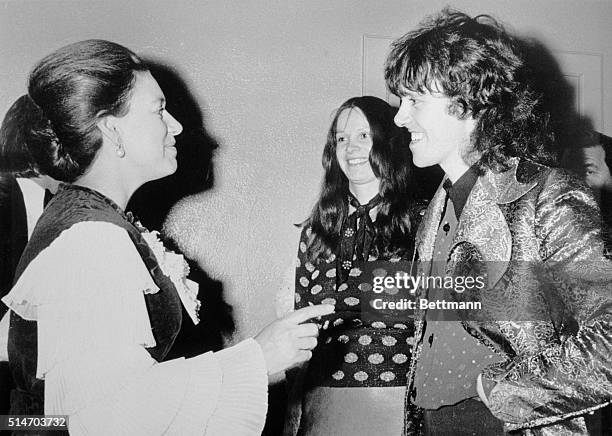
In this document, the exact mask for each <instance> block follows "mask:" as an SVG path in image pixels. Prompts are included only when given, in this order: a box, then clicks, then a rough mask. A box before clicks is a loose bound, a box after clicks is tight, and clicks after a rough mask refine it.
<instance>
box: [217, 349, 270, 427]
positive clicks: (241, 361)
mask: <svg viewBox="0 0 612 436" xmlns="http://www.w3.org/2000/svg"><path fill="white" fill-rule="evenodd" d="M215 356H216V358H217V360H218V361H219V366H220V367H221V369H222V371H223V381H222V384H221V395H220V397H219V401H218V403H217V409H216V411H215V412H214V414H213V416H212V417H211V419H210V421H209V423H208V426H207V428H206V434H210V435H224V434H228V435H229V434H231V435H259V434H261V432H262V431H263V428H264V424H265V422H266V412H267V410H268V376H267V368H266V363H265V360H264V357H263V353H262V351H261V348H260V346H259V344H258V343H257V342H256V341H255V340H253V339H246V340H244V341H242V342H240V343H238V344H237V345H235V346H233V347H230V348H227V349H225V350H222V351H219V352H217V353H215Z"/></svg>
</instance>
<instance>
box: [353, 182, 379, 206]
mask: <svg viewBox="0 0 612 436" xmlns="http://www.w3.org/2000/svg"><path fill="white" fill-rule="evenodd" d="M349 191H351V194H353V196H354V197H355V198H356V199H357V201H359V204H368V203H369V202H370V200H371V199H373V198H374V197H376V195H377V194H378V191H379V186H378V184H372V183H370V184H364V185H349Z"/></svg>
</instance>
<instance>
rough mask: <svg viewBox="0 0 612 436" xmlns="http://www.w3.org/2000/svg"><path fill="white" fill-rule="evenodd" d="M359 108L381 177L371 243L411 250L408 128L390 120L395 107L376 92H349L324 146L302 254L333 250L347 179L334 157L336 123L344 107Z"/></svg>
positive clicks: (388, 250)
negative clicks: (318, 188) (318, 187)
mask: <svg viewBox="0 0 612 436" xmlns="http://www.w3.org/2000/svg"><path fill="white" fill-rule="evenodd" d="M350 109H359V110H360V111H361V112H362V113H363V115H364V116H365V118H366V120H367V121H368V124H369V126H370V132H371V136H372V149H371V150H370V156H369V159H370V165H371V166H372V171H373V172H374V175H375V176H376V177H377V178H378V179H379V180H380V192H379V195H380V196H381V197H382V202H381V205H380V207H379V209H378V213H377V216H376V221H375V222H374V227H375V232H376V236H375V239H374V244H373V246H374V247H375V250H377V251H378V253H379V254H384V255H389V254H392V253H398V252H400V251H404V250H410V249H411V244H412V237H411V230H412V229H411V227H412V226H411V222H412V219H411V213H412V210H413V193H412V191H413V190H412V189H411V186H412V182H413V181H412V174H413V171H412V156H411V153H410V149H409V148H408V145H409V142H410V140H409V134H408V132H407V131H406V130H405V129H401V128H399V127H397V126H396V125H395V123H394V122H393V117H394V116H395V113H396V109H394V108H393V107H392V106H390V105H389V104H388V103H387V102H385V101H384V100H381V99H380V98H377V97H371V96H363V97H353V98H351V99H349V100H347V101H345V102H344V103H343V104H342V105H341V106H340V107H339V108H338V109H337V110H336V112H335V115H334V117H333V120H332V123H331V126H330V128H329V131H328V133H327V141H326V143H325V148H324V149H323V160H322V163H323V169H324V177H323V183H322V187H321V193H320V195H319V198H318V200H317V202H316V204H315V205H314V207H313V209H312V213H311V215H310V217H309V218H308V219H307V220H306V221H305V222H304V226H307V227H310V229H311V233H310V236H309V238H308V241H307V252H306V255H307V257H308V258H309V260H310V261H315V260H317V259H319V258H326V257H329V256H330V255H331V254H332V253H336V251H337V248H338V244H339V241H340V232H341V229H342V224H343V223H344V221H345V220H346V218H347V217H348V200H347V199H348V194H349V181H348V179H347V177H346V176H345V175H344V173H343V171H342V169H341V168H340V165H339V164H338V160H337V158H336V146H337V143H336V124H337V121H338V117H339V116H340V114H341V113H342V112H343V111H344V110H350Z"/></svg>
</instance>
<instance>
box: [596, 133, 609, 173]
mask: <svg viewBox="0 0 612 436" xmlns="http://www.w3.org/2000/svg"><path fill="white" fill-rule="evenodd" d="M595 134H596V135H597V136H598V138H599V140H598V141H597V143H598V144H599V145H601V147H602V148H603V150H604V153H605V162H606V165H608V168H609V169H610V172H612V138H611V137H609V136H608V135H604V134H603V133H599V132H595Z"/></svg>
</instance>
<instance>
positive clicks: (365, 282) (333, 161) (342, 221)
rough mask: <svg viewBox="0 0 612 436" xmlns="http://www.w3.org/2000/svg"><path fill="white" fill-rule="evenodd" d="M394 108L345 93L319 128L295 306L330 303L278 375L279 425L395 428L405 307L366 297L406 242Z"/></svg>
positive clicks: (406, 174) (308, 431)
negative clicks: (311, 345)
mask: <svg viewBox="0 0 612 436" xmlns="http://www.w3.org/2000/svg"><path fill="white" fill-rule="evenodd" d="M394 115H395V110H394V109H393V108H392V107H391V106H390V105H389V104H387V103H386V102H385V101H383V100H381V99H379V98H377V97H370V96H364V97H355V98H351V99H349V100H347V101H346V102H345V103H343V104H342V105H341V106H340V107H339V108H338V109H337V111H336V112H335V116H334V118H333V120H332V123H331V126H330V128H329V132H328V134H327V142H326V144H325V148H324V150H323V168H324V171H325V174H324V179H323V185H322V188H321V194H320V196H319V199H318V201H317V202H316V204H315V206H314V208H313V210H312V213H311V215H310V217H309V218H308V219H307V220H306V221H305V222H304V224H303V228H302V232H301V237H300V243H299V249H298V260H297V268H296V276H295V277H296V279H295V307H296V308H302V307H307V306H309V305H312V304H319V303H321V302H325V303H331V304H335V305H336V312H335V314H334V315H332V316H331V317H330V318H328V319H327V320H326V322H325V323H324V325H323V328H324V333H322V335H321V337H320V340H319V345H318V346H317V347H316V348H315V349H314V350H313V358H312V360H311V362H310V364H309V365H308V367H306V368H303V369H302V370H301V372H300V373H299V374H298V375H297V376H295V377H294V378H292V377H291V375H289V377H288V379H289V382H290V385H291V394H290V408H289V416H288V419H287V422H286V427H285V431H286V434H297V432H298V431H299V434H300V435H317V434H351V435H371V434H385V435H386V434H399V433H400V432H401V429H402V424H403V421H404V412H403V410H404V394H405V384H406V373H407V372H408V362H409V361H410V354H411V352H410V350H411V346H412V336H413V333H414V324H413V317H412V316H411V312H410V311H402V312H401V314H399V316H398V314H397V313H395V314H393V313H390V312H389V311H385V310H379V309H381V307H380V302H379V303H378V304H377V303H375V302H374V300H376V299H377V297H379V296H380V297H389V298H392V296H391V294H394V291H392V290H389V291H390V292H391V294H389V293H387V292H386V291H385V293H379V291H380V290H374V289H372V283H373V280H374V276H375V275H376V272H375V271H376V270H378V271H381V270H382V269H384V270H385V271H386V273H387V274H388V275H393V271H399V270H402V269H403V270H404V272H406V273H408V272H409V270H408V269H409V268H410V266H409V260H410V257H411V255H412V252H413V230H414V229H415V215H417V214H415V213H414V211H415V207H414V201H413V192H414V190H413V187H412V183H411V182H412V180H411V176H412V164H411V155H410V150H409V148H408V143H409V136H408V135H407V133H404V132H402V131H401V129H399V128H397V126H395V124H394V123H393V117H394ZM395 296H396V297H397V294H396V295H395ZM382 299H383V298H379V300H382ZM298 380H299V381H298ZM417 415H418V414H417V413H416V412H415V415H414V417H415V419H417V420H418V416H417Z"/></svg>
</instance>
